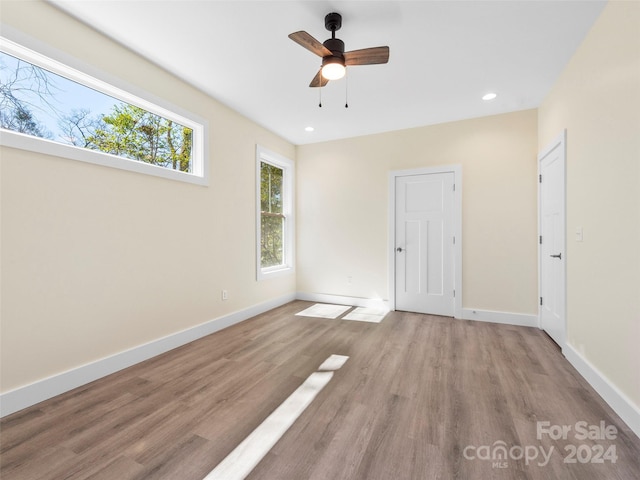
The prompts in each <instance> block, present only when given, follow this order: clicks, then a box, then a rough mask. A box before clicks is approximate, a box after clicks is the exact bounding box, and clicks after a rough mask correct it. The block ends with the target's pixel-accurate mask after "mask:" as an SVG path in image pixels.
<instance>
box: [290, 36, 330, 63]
mask: <svg viewBox="0 0 640 480" xmlns="http://www.w3.org/2000/svg"><path fill="white" fill-rule="evenodd" d="M289 38H290V39H291V40H293V41H294V42H296V43H297V44H298V45H302V46H303V47H304V48H306V49H307V50H309V51H311V52H313V53H315V54H316V55H318V56H319V57H326V56H327V55H332V53H331V50H329V49H328V48H327V47H325V46H324V45H323V44H322V43H320V42H319V41H318V40H316V39H315V38H313V37H312V36H311V35H309V34H308V33H307V32H304V31H300V32H294V33H292V34H290V35H289Z"/></svg>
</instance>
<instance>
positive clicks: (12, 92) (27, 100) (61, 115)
mask: <svg viewBox="0 0 640 480" xmlns="http://www.w3.org/2000/svg"><path fill="white" fill-rule="evenodd" d="M0 128H4V129H6V130H11V131H14V132H18V133H23V134H27V135H31V136H34V137H40V138H45V139H48V140H53V141H55V142H58V143H62V144H65V145H73V146H76V147H81V148H86V149H89V150H96V151H99V152H103V153H109V154H113V155H117V156H120V157H124V158H128V159H130V160H136V161H140V162H144V163H149V164H152V165H157V166H160V167H164V168H167V169H171V170H178V171H181V172H192V170H193V159H192V153H193V152H192V151H193V130H192V129H191V128H188V127H186V126H184V125H180V124H179V123H176V122H174V121H172V120H169V119H167V118H164V117H162V116H159V115H156V114H154V113H151V112H149V111H147V110H145V109H143V108H140V107H137V106H134V105H131V104H129V103H126V102H123V101H121V100H118V99H116V98H114V97H111V96H109V95H107V94H104V93H102V92H99V91H97V90H94V89H92V88H90V87H87V86H85V85H82V84H79V83H77V82H74V81H72V80H69V79H67V78H65V77H63V76H60V75H57V74H55V73H51V72H49V71H47V70H45V69H43V68H41V67H39V66H37V65H33V64H31V63H29V62H26V61H24V60H21V59H18V58H16V57H14V56H11V55H8V54H7V53H4V52H0Z"/></svg>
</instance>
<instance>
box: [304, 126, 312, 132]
mask: <svg viewBox="0 0 640 480" xmlns="http://www.w3.org/2000/svg"><path fill="white" fill-rule="evenodd" d="M304 130H305V132H313V127H307V128H305V129H304Z"/></svg>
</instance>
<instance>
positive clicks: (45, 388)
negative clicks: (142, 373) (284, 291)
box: [0, 294, 296, 417]
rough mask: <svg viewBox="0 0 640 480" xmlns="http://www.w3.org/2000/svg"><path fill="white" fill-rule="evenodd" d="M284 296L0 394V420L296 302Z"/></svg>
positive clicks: (290, 295) (292, 295)
mask: <svg viewBox="0 0 640 480" xmlns="http://www.w3.org/2000/svg"><path fill="white" fill-rule="evenodd" d="M295 298H296V296H295V295H294V294H289V295H283V296H281V297H278V298H275V299H273V300H269V301H266V302H263V303H260V304H258V305H253V306H251V307H249V308H246V309H244V310H239V311H237V312H233V313H230V314H228V315H224V316H222V317H219V318H216V319H214V320H210V321H208V322H206V323H203V324H201V325H197V326H195V327H191V328H188V329H186V330H183V331H180V332H176V333H173V334H171V335H168V336H166V337H163V338H159V339H157V340H153V341H151V342H149V343H146V344H143V345H139V346H137V347H134V348H131V349H129V350H125V351H124V352H120V353H116V354H115V355H111V356H109V357H106V358H102V359H100V360H97V361H95V362H92V363H88V364H86V365H82V366H80V367H77V368H74V369H72V370H68V371H66V372H63V373H60V374H57V375H54V376H51V377H48V378H45V379H43V380H39V381H37V382H34V383H32V384H30V385H25V386H24V387H19V388H17V389H15V390H11V391H8V392H5V393H3V394H1V395H0V417H4V416H6V415H10V414H12V413H14V412H17V411H19V410H22V409H23V408H27V407H30V406H32V405H35V404H36V403H40V402H42V401H44V400H47V399H49V398H52V397H55V396H56V395H60V394H61V393H64V392H68V391H69V390H73V389H74V388H77V387H80V386H82V385H85V384H87V383H89V382H93V381H94V380H97V379H99V378H102V377H105V376H107V375H110V374H112V373H115V372H117V371H119V370H122V369H124V368H127V367H130V366H132V365H135V364H136V363H140V362H142V361H144V360H148V359H150V358H152V357H155V356H157V355H160V354H162V353H165V352H168V351H169V350H173V349H174V348H177V347H180V346H182V345H185V344H187V343H189V342H192V341H194V340H197V339H199V338H202V337H204V336H207V335H210V334H211V333H214V332H217V331H218V330H222V329H223V328H227V327H229V326H231V325H234V324H236V323H239V322H242V321H244V320H247V319H249V318H251V317H255V316H256V315H259V314H261V313H264V312H266V311H269V310H271V309H273V308H276V307H279V306H280V305H284V304H285V303H288V302H291V301H293V300H295Z"/></svg>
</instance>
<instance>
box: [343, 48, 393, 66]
mask: <svg viewBox="0 0 640 480" xmlns="http://www.w3.org/2000/svg"><path fill="white" fill-rule="evenodd" d="M388 61H389V47H373V48H363V49H362V50H352V51H350V52H345V54H344V63H345V65H347V66H349V65H375V64H379V63H387V62H388Z"/></svg>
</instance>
